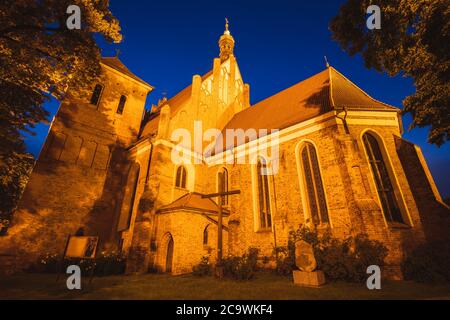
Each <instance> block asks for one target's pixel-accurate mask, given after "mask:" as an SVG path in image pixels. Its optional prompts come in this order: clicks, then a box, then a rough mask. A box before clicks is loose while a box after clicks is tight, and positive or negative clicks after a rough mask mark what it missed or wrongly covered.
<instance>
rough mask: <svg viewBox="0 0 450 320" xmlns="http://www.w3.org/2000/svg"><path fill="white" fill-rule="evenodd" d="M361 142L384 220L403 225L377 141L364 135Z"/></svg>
mask: <svg viewBox="0 0 450 320" xmlns="http://www.w3.org/2000/svg"><path fill="white" fill-rule="evenodd" d="M363 141H364V148H365V149H366V153H367V157H368V158H369V163H370V168H371V169H372V174H373V177H374V179H375V184H376V186H377V192H378V196H379V197H380V201H381V206H382V207H383V213H384V216H385V217H386V220H387V221H388V222H399V223H405V222H404V220H403V216H402V214H401V211H400V207H399V205H398V202H397V199H396V196H395V192H394V188H393V184H392V181H391V178H390V177H389V172H388V170H389V168H388V167H387V165H386V161H385V160H384V158H383V154H382V152H381V148H380V144H379V142H378V140H377V139H376V138H375V136H374V135H372V134H370V133H365V134H364V135H363Z"/></svg>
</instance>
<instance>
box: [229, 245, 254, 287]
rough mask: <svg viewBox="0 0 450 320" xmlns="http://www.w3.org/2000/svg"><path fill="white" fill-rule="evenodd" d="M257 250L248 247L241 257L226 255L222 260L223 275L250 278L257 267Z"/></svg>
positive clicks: (234, 277)
mask: <svg viewBox="0 0 450 320" xmlns="http://www.w3.org/2000/svg"><path fill="white" fill-rule="evenodd" d="M258 253H259V250H258V249H256V248H250V249H249V250H248V252H247V253H245V254H244V255H242V256H241V257H228V258H225V259H223V260H222V266H223V269H224V276H225V277H227V278H232V279H235V280H250V279H252V278H253V276H254V274H255V271H256V269H257V260H258Z"/></svg>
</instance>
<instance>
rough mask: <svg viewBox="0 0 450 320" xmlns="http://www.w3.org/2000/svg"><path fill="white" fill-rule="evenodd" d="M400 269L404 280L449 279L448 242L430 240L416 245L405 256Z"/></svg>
mask: <svg viewBox="0 0 450 320" xmlns="http://www.w3.org/2000/svg"><path fill="white" fill-rule="evenodd" d="M402 271H403V275H404V277H405V280H414V281H417V282H431V283H434V282H442V281H450V244H449V243H447V242H431V243H427V244H424V245H422V246H420V247H418V248H417V249H415V250H414V251H412V252H411V253H410V254H408V255H407V256H406V259H405V260H404V261H403V263H402Z"/></svg>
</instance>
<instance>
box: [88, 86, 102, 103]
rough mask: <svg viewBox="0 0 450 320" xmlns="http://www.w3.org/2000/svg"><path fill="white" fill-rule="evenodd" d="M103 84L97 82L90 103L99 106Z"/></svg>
mask: <svg viewBox="0 0 450 320" xmlns="http://www.w3.org/2000/svg"><path fill="white" fill-rule="evenodd" d="M102 92H103V86H102V85H101V84H97V85H96V86H95V88H94V91H93V92H92V96H91V101H90V103H91V104H92V105H94V106H98V104H99V102H100V97H101V96H102Z"/></svg>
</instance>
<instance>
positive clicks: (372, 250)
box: [275, 227, 387, 282]
mask: <svg viewBox="0 0 450 320" xmlns="http://www.w3.org/2000/svg"><path fill="white" fill-rule="evenodd" d="M300 240H304V241H306V242H308V243H310V244H311V245H312V246H313V249H314V255H315V258H316V261H317V265H318V269H319V270H322V271H323V272H324V273H325V276H326V277H327V279H329V280H345V281H350V282H362V281H365V279H366V278H367V274H366V270H367V267H368V266H370V265H378V266H380V267H381V266H383V265H384V259H385V258H386V256H387V248H386V247H385V246H384V245H383V244H382V243H380V242H378V241H374V240H370V239H369V238H368V237H367V236H366V235H358V236H356V237H354V238H352V237H349V238H347V239H344V240H341V239H337V238H334V237H333V236H332V235H331V233H329V232H327V233H325V234H324V235H323V236H321V237H319V235H318V234H317V233H316V232H315V231H312V230H310V229H308V228H306V227H302V228H300V229H299V230H296V231H292V232H291V233H290V236H289V241H288V245H287V247H282V248H277V249H276V250H275V254H276V255H277V268H276V271H277V273H278V274H280V275H290V274H292V271H293V270H295V269H297V267H296V265H295V243H296V242H297V241H300Z"/></svg>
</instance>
